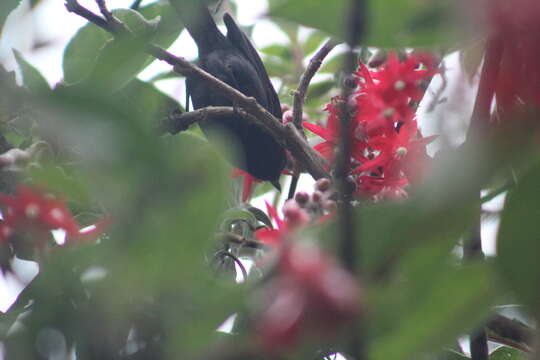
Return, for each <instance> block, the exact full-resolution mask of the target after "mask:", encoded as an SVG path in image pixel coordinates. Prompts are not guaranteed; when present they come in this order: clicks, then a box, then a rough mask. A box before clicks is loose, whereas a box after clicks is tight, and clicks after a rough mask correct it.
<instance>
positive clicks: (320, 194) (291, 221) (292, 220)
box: [255, 178, 337, 247]
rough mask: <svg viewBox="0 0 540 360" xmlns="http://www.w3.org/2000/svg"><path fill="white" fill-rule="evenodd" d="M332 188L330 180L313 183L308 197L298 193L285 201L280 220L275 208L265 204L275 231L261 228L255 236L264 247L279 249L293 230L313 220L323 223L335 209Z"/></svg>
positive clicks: (301, 192)
mask: <svg viewBox="0 0 540 360" xmlns="http://www.w3.org/2000/svg"><path fill="white" fill-rule="evenodd" d="M331 197H332V186H331V183H330V180H328V179H324V178H323V179H319V180H318V181H317V182H316V183H315V190H314V191H313V193H312V194H311V195H310V194H308V193H307V192H304V191H299V192H297V193H296V195H295V196H294V199H290V200H287V201H286V202H285V204H284V205H283V215H284V218H283V219H282V218H281V217H280V216H279V214H278V212H277V210H276V208H274V207H273V206H272V205H270V204H268V203H266V211H267V213H268V215H269V217H270V218H271V219H272V220H273V221H274V222H275V223H276V226H277V227H276V228H275V229H270V228H266V227H265V228H262V229H259V230H257V231H256V232H255V236H256V237H257V238H258V239H259V240H260V241H262V242H263V243H264V244H266V245H270V246H274V247H279V246H282V245H283V244H284V243H285V241H286V239H287V238H288V237H289V236H290V235H291V233H293V232H294V231H295V230H297V229H299V228H301V227H303V226H305V225H307V224H308V223H310V222H311V221H312V220H314V219H318V220H319V221H325V220H326V219H328V218H329V217H331V216H332V214H333V211H334V210H335V209H336V207H337V205H336V202H335V201H333V200H332V199H331Z"/></svg>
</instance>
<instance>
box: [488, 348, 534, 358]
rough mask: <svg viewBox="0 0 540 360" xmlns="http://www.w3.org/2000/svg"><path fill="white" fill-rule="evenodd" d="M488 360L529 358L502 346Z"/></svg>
mask: <svg viewBox="0 0 540 360" xmlns="http://www.w3.org/2000/svg"><path fill="white" fill-rule="evenodd" d="M489 358H490V360H525V359H528V358H529V357H528V356H527V354H526V353H524V352H523V351H520V350H517V349H513V348H510V347H507V346H503V347H500V348H498V349H497V350H495V351H494V352H492V353H491V355H490V356H489Z"/></svg>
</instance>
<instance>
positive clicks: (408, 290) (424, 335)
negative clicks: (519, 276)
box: [370, 263, 496, 360]
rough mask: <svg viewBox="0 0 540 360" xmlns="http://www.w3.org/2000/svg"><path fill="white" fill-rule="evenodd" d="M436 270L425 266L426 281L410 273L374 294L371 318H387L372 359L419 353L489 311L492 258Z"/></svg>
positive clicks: (474, 323)
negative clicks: (427, 279)
mask: <svg viewBox="0 0 540 360" xmlns="http://www.w3.org/2000/svg"><path fill="white" fill-rule="evenodd" d="M431 270H432V268H429V267H428V268H425V269H424V271H425V272H426V274H425V277H427V278H429V279H430V280H429V281H428V283H427V284H421V282H423V281H424V280H425V279H424V278H420V277H418V276H416V277H414V278H409V277H406V278H405V279H409V280H405V283H404V284H403V281H399V280H398V281H397V282H394V283H391V284H389V285H387V287H386V291H382V292H380V293H378V294H377V295H376V296H375V298H374V303H376V304H377V306H375V307H374V309H376V313H375V314H374V315H373V319H372V320H371V321H374V322H375V325H377V323H380V322H383V323H385V324H386V326H385V328H386V331H381V330H379V332H378V333H377V334H376V335H374V339H373V343H372V345H371V346H370V349H371V356H370V358H371V359H373V360H391V359H400V360H401V359H417V358H419V355H421V354H422V353H425V352H427V351H432V350H434V349H436V348H437V347H439V346H443V345H448V344H449V343H451V342H452V341H453V340H454V338H455V337H456V336H458V335H459V334H461V333H464V332H466V331H470V330H471V329H472V328H473V327H475V326H477V325H478V324H479V323H480V322H481V321H482V320H483V319H485V317H487V315H488V314H489V307H490V305H492V304H493V301H494V295H495V294H496V290H495V289H494V287H493V283H494V279H493V276H492V274H491V271H490V266H489V264H486V263H479V264H474V265H472V264H471V265H467V266H463V267H459V268H457V267H452V266H446V267H441V268H440V270H439V271H437V272H436V275H434V274H427V273H429V272H430V271H431ZM409 283H412V284H410V285H412V286H409ZM420 288H421V289H422V291H421V292H418V289H420ZM451 294H454V295H455V296H452V295H451Z"/></svg>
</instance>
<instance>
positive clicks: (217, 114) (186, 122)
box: [158, 106, 239, 135]
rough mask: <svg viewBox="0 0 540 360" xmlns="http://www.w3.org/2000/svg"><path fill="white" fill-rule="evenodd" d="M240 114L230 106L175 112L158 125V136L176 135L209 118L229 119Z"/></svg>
mask: <svg viewBox="0 0 540 360" xmlns="http://www.w3.org/2000/svg"><path fill="white" fill-rule="evenodd" d="M238 114H239V113H238V111H236V109H234V108H233V107H230V106H208V107H205V108H201V109H198V110H194V111H189V112H179V111H175V112H173V113H172V114H170V115H169V116H167V117H166V118H165V119H163V120H161V122H160V123H159V124H158V134H159V135H163V134H171V135H174V134H178V133H179V132H181V131H185V130H187V129H188V128H189V127H190V126H191V125H193V124H195V123H197V122H200V121H204V120H205V119H207V118H212V119H219V118H227V117H231V116H235V115H238Z"/></svg>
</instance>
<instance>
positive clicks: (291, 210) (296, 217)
mask: <svg viewBox="0 0 540 360" xmlns="http://www.w3.org/2000/svg"><path fill="white" fill-rule="evenodd" d="M265 203H266V211H267V212H268V215H269V216H270V218H271V219H272V220H274V222H275V223H276V225H277V228H276V229H270V228H266V227H265V228H262V229H259V230H257V231H255V236H256V237H257V238H258V239H259V240H261V241H262V242H263V243H266V244H267V245H271V246H281V245H283V242H284V240H285V238H286V237H287V236H288V235H289V234H290V233H291V232H292V231H293V230H295V229H297V228H298V227H300V226H302V225H304V224H306V223H308V222H309V216H308V214H307V213H306V212H305V211H304V210H303V209H301V208H300V207H299V206H298V204H297V203H296V202H294V201H292V200H289V201H287V202H286V203H285V205H284V206H283V213H284V214H285V220H283V219H281V217H280V216H279V215H278V213H277V210H276V208H274V207H273V206H272V205H270V204H269V203H268V202H265Z"/></svg>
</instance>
